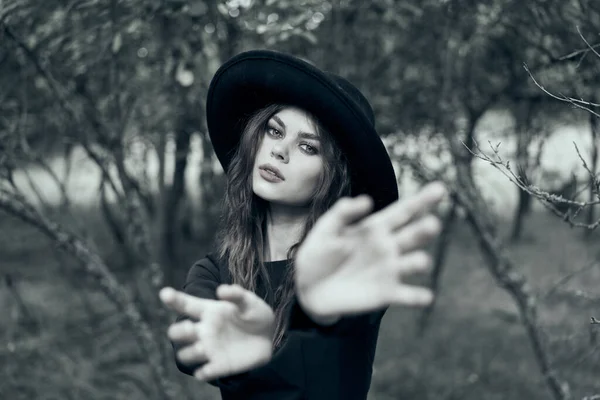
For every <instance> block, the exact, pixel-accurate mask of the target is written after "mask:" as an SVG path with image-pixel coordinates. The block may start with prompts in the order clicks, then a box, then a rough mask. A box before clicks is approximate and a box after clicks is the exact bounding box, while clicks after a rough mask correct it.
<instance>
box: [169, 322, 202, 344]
mask: <svg viewBox="0 0 600 400" xmlns="http://www.w3.org/2000/svg"><path fill="white" fill-rule="evenodd" d="M167 336H168V337H169V339H171V340H172V341H174V342H186V343H193V342H196V341H197V340H198V334H197V332H196V329H194V324H193V323H192V321H189V320H185V321H181V322H176V323H174V324H173V325H171V326H170V327H169V329H168V331H167Z"/></svg>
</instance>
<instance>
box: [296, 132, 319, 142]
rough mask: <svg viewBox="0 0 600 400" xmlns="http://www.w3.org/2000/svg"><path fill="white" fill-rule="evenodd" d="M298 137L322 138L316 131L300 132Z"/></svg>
mask: <svg viewBox="0 0 600 400" xmlns="http://www.w3.org/2000/svg"><path fill="white" fill-rule="evenodd" d="M298 137H299V138H302V139H312V140H321V138H320V137H319V136H317V135H315V134H314V133H308V132H298Z"/></svg>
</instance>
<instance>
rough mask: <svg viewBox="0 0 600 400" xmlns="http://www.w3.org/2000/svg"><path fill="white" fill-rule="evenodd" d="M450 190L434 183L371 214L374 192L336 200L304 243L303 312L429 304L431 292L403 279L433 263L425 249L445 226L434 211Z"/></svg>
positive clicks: (323, 318) (319, 315) (328, 319)
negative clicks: (432, 212)
mask: <svg viewBox="0 0 600 400" xmlns="http://www.w3.org/2000/svg"><path fill="white" fill-rule="evenodd" d="M445 193H446V190H445V188H444V186H443V185H442V184H441V183H437V182H435V183H431V184H429V185H427V186H425V187H424V188H423V189H422V190H421V191H420V192H419V193H417V194H415V195H413V196H410V197H407V198H405V199H403V200H398V201H396V202H394V203H392V204H390V205H389V206H387V207H386V208H384V209H382V210H380V211H379V212H376V213H373V214H371V215H368V214H369V213H370V212H371V210H372V207H373V204H372V200H371V199H370V198H369V197H368V196H364V195H363V196H357V197H356V198H353V199H350V198H344V199H340V200H339V201H338V202H336V204H335V205H334V206H333V207H332V208H331V209H330V210H329V211H327V212H326V213H325V214H323V215H322V216H321V218H319V220H318V221H317V223H316V224H315V226H314V227H313V229H312V230H311V232H310V233H309V234H308V236H307V238H306V239H305V241H304V242H303V244H302V245H301V246H300V248H299V249H298V253H297V256H296V261H295V265H296V275H295V284H296V294H297V297H298V302H299V303H300V305H301V306H302V308H303V309H304V311H305V312H306V313H307V314H308V315H309V316H310V317H311V318H312V319H313V320H315V321H316V322H323V323H332V322H335V320H337V318H339V317H341V316H342V315H348V314H356V313H361V312H368V311H374V310H377V309H380V308H383V307H386V306H389V305H394V304H396V305H408V306H419V305H427V304H429V303H430V302H431V300H432V299H433V295H432V293H431V291H430V290H429V289H427V288H425V287H420V286H412V285H408V284H406V283H404V282H403V278H404V277H405V276H406V275H409V274H414V273H418V272H426V271H428V270H429V268H430V264H431V261H430V257H429V256H428V254H427V253H426V252H424V251H423V250H421V249H422V248H423V247H424V246H425V245H427V244H428V243H429V242H431V240H432V239H434V238H435V237H437V235H438V234H439V232H440V228H441V226H440V225H441V224H440V222H439V220H438V218H437V217H435V216H433V215H432V214H429V213H430V212H431V210H432V209H433V208H434V207H436V206H437V205H438V204H439V202H440V201H441V200H442V199H443V198H444V196H445Z"/></svg>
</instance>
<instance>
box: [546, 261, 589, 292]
mask: <svg viewBox="0 0 600 400" xmlns="http://www.w3.org/2000/svg"><path fill="white" fill-rule="evenodd" d="M597 265H598V262H597V261H593V262H591V263H589V264H587V265H584V266H583V267H581V268H579V269H577V270H575V271H573V272H571V273H569V274H567V275H565V276H563V277H562V278H560V279H559V280H558V281H556V282H555V283H554V284H553V285H552V286H550V288H549V289H548V290H547V291H546V293H544V294H543V295H541V296H540V297H541V298H547V297H549V296H551V295H552V294H553V293H554V292H556V290H557V289H558V288H559V287H560V286H562V285H564V284H565V283H567V282H568V281H570V280H571V279H573V278H574V277H575V276H577V275H579V274H580V273H582V272H585V271H587V270H588V269H591V268H593V267H595V266H597Z"/></svg>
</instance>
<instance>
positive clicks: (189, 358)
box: [177, 341, 208, 365]
mask: <svg viewBox="0 0 600 400" xmlns="http://www.w3.org/2000/svg"><path fill="white" fill-rule="evenodd" d="M177 358H178V359H179V361H181V362H182V363H184V364H187V365H192V364H196V363H202V362H206V361H207V360H208V358H207V357H206V352H205V349H204V346H203V345H202V343H201V342H198V341H197V342H194V343H193V344H192V345H190V346H186V347H184V348H183V349H181V350H179V351H178V352H177Z"/></svg>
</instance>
